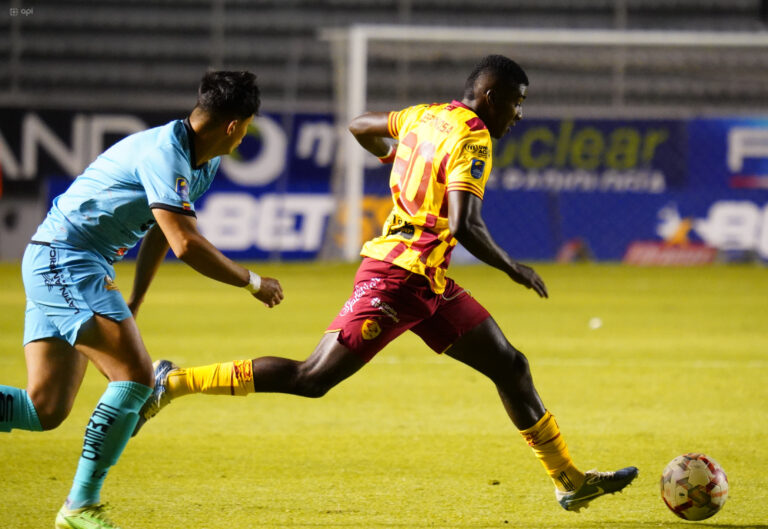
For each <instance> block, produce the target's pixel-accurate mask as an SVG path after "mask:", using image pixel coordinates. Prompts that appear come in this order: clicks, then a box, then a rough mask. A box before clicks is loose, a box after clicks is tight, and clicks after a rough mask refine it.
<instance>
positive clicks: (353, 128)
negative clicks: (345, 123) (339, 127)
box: [349, 112, 393, 159]
mask: <svg viewBox="0 0 768 529" xmlns="http://www.w3.org/2000/svg"><path fill="white" fill-rule="evenodd" d="M388 118H389V113H388V112H367V113H365V114H361V115H360V116H357V117H356V118H355V119H353V120H352V121H351V122H350V123H349V131H350V132H351V133H352V135H353V136H354V137H355V139H356V140H357V142H358V143H359V144H360V145H361V146H362V147H363V148H364V149H365V150H366V151H368V152H370V153H371V154H373V155H374V156H376V157H378V158H382V159H383V158H387V157H388V155H390V154H392V152H393V145H392V143H391V142H387V141H386V140H385V139H384V138H391V137H392V136H391V135H390V133H389V128H388V127H387V121H388Z"/></svg>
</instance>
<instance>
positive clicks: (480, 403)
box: [0, 263, 768, 529]
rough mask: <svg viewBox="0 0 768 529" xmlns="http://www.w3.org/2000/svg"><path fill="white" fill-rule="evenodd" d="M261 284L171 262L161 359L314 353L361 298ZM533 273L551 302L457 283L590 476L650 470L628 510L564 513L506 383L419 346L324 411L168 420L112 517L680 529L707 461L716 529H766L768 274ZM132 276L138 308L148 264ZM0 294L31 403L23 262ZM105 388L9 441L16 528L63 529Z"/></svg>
mask: <svg viewBox="0 0 768 529" xmlns="http://www.w3.org/2000/svg"><path fill="white" fill-rule="evenodd" d="M254 268H255V269H256V270H258V271H259V272H260V273H262V274H265V275H271V276H274V277H278V278H279V279H280V280H281V282H282V284H283V287H284V289H285V293H286V300H285V302H284V303H283V304H282V305H281V306H279V307H278V308H276V309H272V310H268V309H266V308H264V307H263V306H262V305H260V304H259V303H257V302H255V301H254V300H251V299H250V298H249V297H248V296H247V295H246V294H245V293H244V292H241V291H238V290H237V289H235V288H231V287H227V286H225V285H221V284H218V283H215V282H213V281H211V280H208V279H205V278H202V277H200V276H198V275H197V274H196V273H195V272H193V271H192V270H191V269H189V268H187V267H185V266H183V265H180V264H176V263H169V264H167V265H165V266H164V267H162V268H161V271H160V273H159V274H158V277H157V279H156V281H155V284H154V285H153V288H152V290H151V291H150V293H149V296H148V298H147V301H146V303H145V305H144V307H143V309H142V311H141V313H140V314H139V326H140V328H141V329H142V332H143V336H144V340H145V343H146V345H147V347H148V349H149V351H150V352H151V354H152V356H153V358H170V359H173V360H175V361H177V362H179V363H181V364H185V365H188V364H204V363H212V362H217V361H223V360H229V359H238V358H250V357H253V356H261V355H282V356H289V357H292V358H297V359H298V358H304V357H305V356H306V355H308V354H309V353H310V352H311V350H312V349H313V348H314V346H315V344H316V343H317V341H318V340H319V338H320V336H321V334H322V332H323V330H324V328H325V326H326V325H327V324H328V322H330V320H331V318H332V317H333V316H334V315H335V313H336V312H337V311H338V310H339V308H340V307H341V305H342V304H343V302H344V301H345V300H346V298H347V296H348V294H349V293H350V290H351V281H352V277H353V273H354V267H353V266H352V265H331V264H285V265H278V264H268V265H266V264H255V265H254ZM537 269H538V270H539V272H540V273H541V275H542V276H543V277H544V279H545V281H546V282H547V285H548V287H549V290H550V295H551V299H549V300H540V299H538V298H537V297H536V296H535V295H534V294H533V293H532V292H530V291H526V290H525V289H522V288H520V287H518V286H516V285H515V284H513V283H512V282H511V281H509V280H507V279H506V277H505V276H504V275H503V274H501V273H500V272H497V271H494V270H492V269H490V268H488V267H484V266H464V267H456V268H455V269H454V270H453V277H454V278H455V279H457V280H458V281H459V282H460V283H461V284H462V285H463V286H464V287H466V288H468V289H470V290H471V291H472V293H473V295H474V296H475V297H476V298H478V299H479V300H480V301H481V302H482V303H483V304H484V305H485V306H486V307H487V308H488V309H489V310H490V311H491V313H492V314H493V315H494V317H495V318H496V320H497V321H498V322H499V324H500V326H501V327H502V329H504V331H505V333H506V334H507V336H508V338H509V339H510V341H511V342H512V343H513V344H515V345H516V346H517V347H518V348H519V349H521V350H522V351H523V352H525V353H526V355H527V356H528V358H529V360H530V362H531V367H532V371H533V375H534V380H535V381H536V384H537V386H538V389H539V392H540V393H541V395H542V397H543V399H544V402H545V404H547V406H548V407H549V408H550V410H551V411H552V412H553V413H554V414H555V415H556V417H557V419H558V422H559V424H560V427H561V429H562V431H563V434H564V435H565V438H566V440H567V441H568V443H569V446H570V450H571V455H572V456H573V457H574V460H575V461H576V463H577V465H579V466H580V467H581V468H582V469H583V470H588V469H590V468H598V469H601V470H613V469H616V468H619V467H622V466H626V465H636V466H637V467H639V468H640V476H639V478H638V479H637V480H636V482H635V484H633V486H631V487H630V488H629V489H627V490H626V491H625V493H623V494H617V495H615V496H610V497H607V498H605V499H601V500H599V501H596V502H595V503H594V504H593V505H592V506H591V507H590V508H589V509H587V510H586V511H583V512H582V513H580V514H574V513H568V512H565V511H563V510H562V509H561V508H560V507H559V506H558V505H557V504H556V503H555V500H554V496H553V493H552V485H551V483H550V481H549V479H548V478H547V477H546V475H545V474H544V472H543V469H542V468H541V467H540V464H539V463H538V461H536V460H535V458H534V456H533V455H532V454H531V452H530V450H529V448H528V447H527V446H526V445H525V443H524V442H523V440H522V438H521V437H520V436H519V434H518V433H517V431H516V430H515V428H514V427H513V426H512V424H511V423H510V422H509V421H508V419H507V418H506V415H505V414H504V411H503V409H502V406H501V404H500V402H499V400H498V397H497V395H496V393H495V391H494V388H493V386H492V384H490V383H489V382H488V381H487V380H486V379H484V378H483V377H482V376H481V375H479V374H476V373H475V372H473V371H472V370H470V369H469V368H467V367H465V366H462V365H460V364H458V363H456V362H454V361H453V360H452V359H450V358H444V357H441V356H438V355H435V354H433V353H432V352H431V351H430V350H429V349H428V348H427V347H426V346H425V345H423V344H422V343H421V342H420V341H419V340H418V339H417V338H416V337H414V336H412V335H406V336H403V337H402V338H400V339H399V340H398V341H396V342H395V343H392V344H391V345H389V346H388V347H387V348H386V349H385V350H384V351H383V352H382V353H381V354H380V355H379V356H378V357H376V358H375V359H374V360H373V362H371V364H370V365H369V366H367V367H366V368H364V369H363V370H362V371H361V372H360V373H358V374H356V375H354V376H353V377H352V378H351V379H349V380H347V381H345V382H344V383H342V384H341V385H340V386H338V387H337V388H335V389H334V390H332V391H331V392H330V393H329V394H328V395H327V396H325V397H324V398H322V399H319V400H308V399H302V398H299V397H293V396H288V395H250V396H248V397H245V398H233V397H205V396H191V397H187V398H185V399H183V400H179V401H177V402H175V403H173V404H172V405H171V406H170V407H169V408H168V409H166V410H164V411H163V413H161V414H160V415H159V416H158V417H157V418H156V419H153V420H152V421H150V422H149V424H147V426H146V427H145V428H144V430H143V431H142V432H141V434H140V435H139V436H138V437H136V438H135V439H134V440H132V441H131V442H130V443H129V444H128V447H127V448H126V450H125V452H124V454H123V456H122V458H121V460H120V462H119V463H118V465H117V466H116V467H114V468H113V470H112V472H111V473H110V475H109V477H108V478H107V482H106V485H105V488H104V491H103V499H104V500H106V501H109V502H110V503H111V504H113V506H114V511H113V518H114V519H115V520H116V521H118V522H120V523H121V526H123V527H125V529H137V528H150V527H179V528H182V527H195V528H199V529H223V528H232V527H242V528H246V527H247V528H275V529H277V528H281V529H282V528H302V529H309V528H323V529H326V528H327V529H331V528H341V529H349V528H398V529H399V528H403V529H420V528H428V527H429V528H472V529H475V528H486V527H488V528H492V527H498V528H503V527H524V528H586V527H600V528H609V527H610V528H614V527H615V528H620V529H628V528H635V527H637V528H650V527H654V528H655V527H672V528H674V527H685V526H690V525H691V524H690V523H689V522H684V521H681V520H678V519H677V518H676V517H674V516H673V515H672V513H670V512H669V511H668V510H667V508H666V507H665V506H664V505H663V503H662V501H661V499H660V497H659V476H660V473H661V471H662V469H663V467H664V465H665V464H666V463H667V462H668V461H669V460H671V459H672V458H673V457H675V456H677V455H679V454H681V453H685V452H689V451H700V452H704V453H706V454H708V455H710V456H712V457H713V458H715V459H717V460H718V461H719V462H720V463H721V464H722V465H723V467H724V468H725V470H726V472H727V474H728V477H729V480H730V486H731V492H730V497H729V499H728V502H727V503H726V505H725V508H724V509H723V511H722V512H720V513H719V514H717V515H716V516H715V517H714V518H711V519H709V520H707V521H705V522H703V523H702V524H699V525H703V526H707V527H727V528H747V527H749V528H766V527H768V441H767V440H768V418H766V415H767V414H768V383H767V381H768V270H766V269H765V268H760V267H751V266H713V267H708V268H692V269H676V268H667V269H663V268H632V267H623V266H616V265H577V266H560V265H551V264H546V265H545V264H542V265H540V266H538V267H537ZM117 273H118V277H117V284H118V285H119V286H121V287H122V288H123V290H124V291H125V292H126V293H127V291H128V290H129V289H130V285H131V283H132V276H133V268H132V265H131V264H121V265H119V266H118V267H117ZM0 284H2V289H0V310H2V315H3V317H2V318H0V383H3V384H9V385H17V386H23V385H24V384H25V380H26V378H25V377H26V372H25V366H24V357H23V353H22V348H21V339H22V329H23V316H24V294H23V288H22V285H21V279H20V273H19V265H18V263H6V264H3V265H0ZM594 317H599V318H601V319H602V322H603V325H602V326H601V327H600V328H598V329H591V328H590V326H589V324H588V322H589V321H590V319H591V318H594ZM104 388H105V381H104V379H103V377H101V375H100V374H98V373H97V372H96V370H95V369H93V367H90V368H89V371H88V373H87V375H86V379H85V382H84V384H83V387H82V388H81V391H80V394H79V396H78V398H77V401H76V403H75V408H74V410H73V412H72V414H71V416H70V417H69V419H67V421H66V422H65V423H64V424H63V425H62V426H61V427H60V428H58V429H57V430H54V431H51V432H46V433H28V432H19V431H14V432H13V433H11V434H10V435H6V434H0V474H1V476H0V527H1V528H3V529H4V528H9V529H10V528H14V529H17V528H41V527H52V526H53V520H54V517H55V514H56V511H57V510H58V508H59V507H60V505H61V503H62V502H63V500H64V498H65V496H66V494H67V491H68V489H69V485H70V482H71V479H72V477H73V475H74V471H75V465H76V463H77V458H78V455H79V449H80V445H81V443H82V432H83V429H84V425H85V422H86V420H87V418H88V416H89V414H90V412H91V410H92V408H93V406H94V405H95V403H96V401H97V399H98V398H99V396H100V395H101V393H102V392H103V390H104Z"/></svg>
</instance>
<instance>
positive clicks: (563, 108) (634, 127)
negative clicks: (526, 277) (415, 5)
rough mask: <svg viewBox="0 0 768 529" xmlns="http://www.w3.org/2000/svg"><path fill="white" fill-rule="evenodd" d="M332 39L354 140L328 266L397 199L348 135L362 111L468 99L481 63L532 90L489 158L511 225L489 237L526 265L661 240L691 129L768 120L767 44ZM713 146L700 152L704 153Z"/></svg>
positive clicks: (486, 34)
mask: <svg viewBox="0 0 768 529" xmlns="http://www.w3.org/2000/svg"><path fill="white" fill-rule="evenodd" d="M323 38H324V39H326V40H328V41H330V43H331V50H332V57H333V64H334V80H335V108H336V112H335V114H336V115H335V119H336V122H337V124H338V125H339V127H340V133H341V134H342V135H343V138H344V140H343V141H342V142H341V152H340V156H338V157H337V159H338V163H337V167H336V169H335V173H334V184H333V188H334V193H335V194H336V197H337V199H338V201H339V204H340V207H339V208H338V210H337V215H336V216H335V217H334V219H333V220H332V223H331V226H330V229H329V232H328V233H329V237H328V238H327V239H328V240H327V245H326V251H325V254H326V256H337V257H338V256H341V257H343V258H344V259H347V260H354V259H356V258H357V255H358V252H359V249H360V245H361V243H362V241H363V240H365V239H367V238H369V237H371V236H373V235H375V234H376V233H378V230H379V229H380V227H381V223H382V221H383V219H384V218H385V217H386V214H387V213H388V212H389V210H390V209H391V201H390V199H389V194H388V169H387V168H384V167H380V166H378V165H377V164H378V162H377V161H376V160H375V159H373V158H372V157H371V156H369V155H368V154H367V153H365V152H364V151H363V149H362V148H360V147H359V145H357V143H356V142H355V140H354V138H353V137H352V135H351V134H348V133H345V127H344V125H345V124H346V123H348V122H349V120H350V119H351V118H353V117H354V116H357V115H359V114H361V113H363V112H365V111H385V110H399V109H401V108H404V107H406V106H410V105H413V104H418V103H431V102H448V101H451V100H452V99H460V98H461V94H462V90H463V85H464V80H465V78H466V76H467V75H468V74H469V72H470V71H471V69H472V67H473V66H474V65H475V63H476V62H477V61H478V59H479V58H480V57H482V56H484V55H487V54H490V53H500V54H503V55H506V56H508V57H510V58H513V59H514V60H515V61H517V62H518V63H520V64H521V65H522V66H523V68H524V69H525V70H526V72H527V74H528V77H529V79H530V83H531V85H530V88H529V94H528V99H527V101H526V103H525V106H524V109H523V113H524V116H525V119H524V120H523V121H522V122H521V123H520V124H519V125H518V127H517V128H516V129H514V130H513V132H512V133H511V134H508V135H507V137H506V138H504V139H502V140H500V141H499V142H497V143H496V144H495V146H494V174H493V177H492V179H491V182H489V188H488V192H487V193H486V200H485V205H484V216H485V217H486V219H503V221H504V222H492V221H489V222H488V223H489V226H490V227H491V231H492V233H493V235H494V237H495V238H496V239H497V240H498V241H499V242H500V244H502V246H504V247H505V249H507V250H508V251H510V252H511V253H512V254H513V255H515V256H516V257H520V258H526V259H543V260H548V259H553V258H555V257H556V256H557V255H558V253H561V252H563V251H565V250H566V247H567V245H568V244H569V243H573V242H574V241H582V242H584V244H583V245H582V247H581V249H580V250H579V249H578V248H577V250H579V251H583V252H587V253H589V252H592V251H594V253H595V254H596V257H597V258H600V259H620V258H621V255H622V253H623V251H624V248H625V247H626V246H627V244H628V243H629V242H631V241H630V240H631V238H632V237H635V238H637V237H638V235H637V234H634V233H633V232H635V231H637V230H636V229H635V228H634V226H635V225H636V224H637V223H638V222H644V223H645V224H648V223H650V224H651V225H652V226H651V228H650V229H651V233H658V230H659V229H661V228H659V225H658V221H659V218H658V216H659V210H660V209H661V208H662V206H667V205H672V206H675V207H677V204H676V203H675V200H677V199H678V198H679V197H677V195H676V194H675V193H677V192H678V191H682V190H684V189H685V190H686V191H691V192H693V193H695V192H696V190H695V189H694V187H691V186H690V184H691V181H690V180H691V178H690V174H691V172H692V171H695V170H696V167H695V164H694V165H692V163H693V162H691V160H692V159H695V158H696V156H697V153H696V152H689V151H690V149H691V145H693V144H692V143H690V142H689V140H690V138H689V136H690V130H691V120H695V119H706V118H708V117H713V116H720V117H723V116H728V117H734V118H738V117H749V116H754V115H755V114H763V115H766V114H768V91H766V90H765V86H768V53H766V47H768V35H765V34H757V33H728V32H661V31H631V30H543V29H541V30H540V29H481V28H476V29H471V28H458V27H421V26H371V25H361V26H352V27H351V28H348V29H343V30H326V31H324V33H323ZM711 138H716V135H711ZM711 138H710V136H707V135H704V137H702V139H701V141H702V142H703V144H701V145H698V146H694V148H700V149H702V151H703V153H706V152H707V151H708V150H709V146H708V145H707V143H706V142H707V141H716V140H715V139H711ZM718 148H719V147H718ZM766 149H768V146H766ZM766 155H768V153H766ZM694 161H695V160H694ZM766 173H768V170H766ZM686 186H688V187H690V189H688V188H687V187H686ZM684 198H685V200H683V199H682V198H681V199H680V200H683V202H686V201H687V200H689V199H690V197H688V196H687V195H686V197H684ZM706 201H707V199H705V198H702V201H701V202H702V204H703V203H704V202H706ZM702 207H703V206H702ZM666 211H667V213H669V209H668V210H666ZM767 211H768V210H767ZM678 213H679V214H680V215H681V216H682V217H681V219H684V218H685V212H679V211H678ZM703 214H704V213H702V211H696V212H694V213H693V215H694V216H695V215H698V216H699V217H701V216H702V215H703ZM767 215H768V214H767ZM673 216H674V215H673ZM617 217H622V218H625V219H626V221H625V222H616V219H617ZM636 217H639V219H638V218H636ZM585 224H591V225H592V227H591V229H588V230H587V229H584V228H582V227H581V226H584V225H585ZM678 224H679V223H678ZM678 227H679V226H678ZM662 228H663V227H662ZM673 228H674V226H672V225H669V226H667V230H668V231H669V230H672V229H673ZM654 230H655V231H654ZM646 231H647V230H646ZM689 232H690V236H691V237H693V238H694V239H695V238H696V237H695V233H694V231H692V228H689ZM640 236H641V238H642V234H641V235H640ZM688 236H689V235H688V234H684V237H686V238H687V237H688Z"/></svg>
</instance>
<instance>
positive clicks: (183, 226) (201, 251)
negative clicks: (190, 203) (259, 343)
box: [152, 208, 283, 308]
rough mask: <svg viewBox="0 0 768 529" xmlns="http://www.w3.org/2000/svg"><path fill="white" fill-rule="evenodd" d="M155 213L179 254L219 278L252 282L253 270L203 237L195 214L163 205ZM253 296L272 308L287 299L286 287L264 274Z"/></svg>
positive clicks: (234, 282) (231, 282) (237, 282)
mask: <svg viewBox="0 0 768 529" xmlns="http://www.w3.org/2000/svg"><path fill="white" fill-rule="evenodd" d="M152 214H153V215H154V216H155V219H156V220H157V224H158V226H160V229H161V230H162V231H163V234H164V235H165V238H166V240H167V241H168V244H169V246H170V247H171V250H173V253H174V254H175V255H176V257H178V258H179V259H181V260H182V261H184V262H185V263H187V264H188V265H189V266H191V267H192V268H194V269H195V270H196V271H198V272H200V273H201V274H203V275H204V276H207V277H210V278H211V279H215V280H216V281H221V282H222V283H226V284H228V285H233V286H237V287H245V286H247V285H248V284H249V282H250V278H251V274H250V272H249V271H248V270H247V269H246V268H243V267H242V266H240V265H239V264H237V263H235V262H234V261H232V260H230V259H229V258H227V257H226V256H225V255H224V254H223V253H221V252H220V251H219V250H218V249H217V248H216V247H215V246H214V245H213V244H211V243H210V242H209V241H208V239H206V238H205V237H203V235H202V234H201V233H200V231H199V230H198V229H197V219H196V218H195V217H192V216H189V215H182V214H180V213H174V212H171V211H167V210H164V209H159V208H155V209H153V210H152ZM253 296H254V297H255V298H256V299H258V300H259V301H262V302H263V303H264V304H265V305H266V306H267V307H270V308H271V307H274V306H275V305H278V304H279V303H280V302H281V301H282V300H283V289H282V287H281V286H280V282H279V281H278V280H277V279H273V278H271V277H263V278H261V284H260V286H259V288H258V290H257V291H256V292H254V293H253Z"/></svg>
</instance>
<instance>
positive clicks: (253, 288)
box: [243, 270, 261, 294]
mask: <svg viewBox="0 0 768 529" xmlns="http://www.w3.org/2000/svg"><path fill="white" fill-rule="evenodd" d="M248 274H250V278H249V279H248V284H247V285H245V286H244V287H243V288H244V289H245V290H247V291H248V292H250V293H251V294H255V293H256V292H258V291H259V290H261V276H260V275H259V274H257V273H256V272H251V271H250V270H248Z"/></svg>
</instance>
